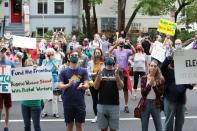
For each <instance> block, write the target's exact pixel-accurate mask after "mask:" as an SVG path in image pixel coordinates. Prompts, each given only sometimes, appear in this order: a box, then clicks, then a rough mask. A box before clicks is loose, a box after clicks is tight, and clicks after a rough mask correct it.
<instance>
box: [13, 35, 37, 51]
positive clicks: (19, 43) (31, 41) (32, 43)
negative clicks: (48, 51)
mask: <svg viewBox="0 0 197 131" xmlns="http://www.w3.org/2000/svg"><path fill="white" fill-rule="evenodd" d="M12 43H13V46H14V47H20V48H27V49H36V38H29V37H21V36H13V41H12Z"/></svg>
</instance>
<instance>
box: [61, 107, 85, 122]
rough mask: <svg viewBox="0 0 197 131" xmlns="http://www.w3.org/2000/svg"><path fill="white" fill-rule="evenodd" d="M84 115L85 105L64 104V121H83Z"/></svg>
mask: <svg viewBox="0 0 197 131" xmlns="http://www.w3.org/2000/svg"><path fill="white" fill-rule="evenodd" d="M85 116H86V110H85V106H78V105H69V106H64V118H65V122H66V123H72V122H74V121H75V122H78V123H84V122H85Z"/></svg>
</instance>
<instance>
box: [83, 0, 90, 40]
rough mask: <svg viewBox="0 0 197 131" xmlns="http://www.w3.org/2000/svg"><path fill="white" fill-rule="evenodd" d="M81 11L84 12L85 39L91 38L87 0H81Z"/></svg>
mask: <svg viewBox="0 0 197 131" xmlns="http://www.w3.org/2000/svg"><path fill="white" fill-rule="evenodd" d="M83 9H84V10H85V18H86V31H87V37H88V38H91V34H90V3H89V0H83Z"/></svg>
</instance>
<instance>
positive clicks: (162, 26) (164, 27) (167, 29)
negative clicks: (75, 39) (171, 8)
mask: <svg viewBox="0 0 197 131" xmlns="http://www.w3.org/2000/svg"><path fill="white" fill-rule="evenodd" d="M176 26H177V24H176V23H174V22H171V21H168V20H164V19H160V20H159V24H158V28H157V31H158V32H161V33H164V34H167V35H170V36H174V34H175V30H176Z"/></svg>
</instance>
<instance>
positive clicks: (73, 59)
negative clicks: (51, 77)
mask: <svg viewBox="0 0 197 131" xmlns="http://www.w3.org/2000/svg"><path fill="white" fill-rule="evenodd" d="M69 59H70V64H69V67H68V68H66V69H63V70H62V71H61V73H60V82H59V84H58V88H59V89H62V90H63V95H62V99H63V107H64V117H65V122H66V126H67V127H66V128H67V129H66V130H67V131H73V125H74V122H75V125H76V131H83V130H84V129H83V123H84V122H85V116H86V109H85V108H86V106H85V99H84V94H85V90H87V89H88V88H89V84H88V80H89V77H88V72H87V70H86V69H85V68H82V67H79V65H78V60H79V54H78V52H77V51H76V50H73V51H71V52H70V54H69Z"/></svg>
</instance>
